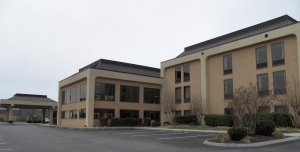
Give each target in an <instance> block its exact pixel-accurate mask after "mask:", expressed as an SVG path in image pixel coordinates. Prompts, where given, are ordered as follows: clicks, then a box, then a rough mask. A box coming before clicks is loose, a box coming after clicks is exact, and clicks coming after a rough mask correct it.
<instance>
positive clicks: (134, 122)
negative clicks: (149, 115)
mask: <svg viewBox="0 0 300 152" xmlns="http://www.w3.org/2000/svg"><path fill="white" fill-rule="evenodd" d="M110 125H111V126H141V125H142V119H141V118H113V119H111V123H110Z"/></svg>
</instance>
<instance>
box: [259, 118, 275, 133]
mask: <svg viewBox="0 0 300 152" xmlns="http://www.w3.org/2000/svg"><path fill="white" fill-rule="evenodd" d="M274 131H275V123H274V122H273V121H272V120H261V121H258V122H257V123H256V128H255V133H256V134H257V135H264V136H271V135H272V133H273V132H274Z"/></svg>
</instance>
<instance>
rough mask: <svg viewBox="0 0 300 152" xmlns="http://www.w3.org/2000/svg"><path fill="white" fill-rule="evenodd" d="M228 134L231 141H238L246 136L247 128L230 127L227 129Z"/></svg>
mask: <svg viewBox="0 0 300 152" xmlns="http://www.w3.org/2000/svg"><path fill="white" fill-rule="evenodd" d="M228 134H229V136H230V138H231V139H232V140H236V141H240V140H242V139H243V138H244V137H245V136H246V135H247V128H244V127H231V128H229V129H228Z"/></svg>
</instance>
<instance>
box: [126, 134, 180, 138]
mask: <svg viewBox="0 0 300 152" xmlns="http://www.w3.org/2000/svg"><path fill="white" fill-rule="evenodd" d="M180 134H186V133H168V134H150V135H132V136H131V137H143V136H168V135H180Z"/></svg>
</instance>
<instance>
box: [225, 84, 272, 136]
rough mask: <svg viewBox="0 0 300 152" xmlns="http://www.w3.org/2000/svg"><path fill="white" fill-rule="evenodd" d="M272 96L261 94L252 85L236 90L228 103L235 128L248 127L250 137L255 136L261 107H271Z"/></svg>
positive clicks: (267, 93) (268, 93) (267, 92)
mask: <svg viewBox="0 0 300 152" xmlns="http://www.w3.org/2000/svg"><path fill="white" fill-rule="evenodd" d="M271 100H272V96H271V95H270V92H269V91H264V92H261V91H259V90H258V89H257V87H256V86H255V85H252V84H251V83H250V84H249V86H246V87H245V86H241V87H239V88H237V89H235V90H234V92H233V97H232V99H229V100H226V102H228V106H227V108H228V109H231V116H232V118H233V123H234V125H235V126H245V127H248V133H249V134H250V135H254V134H255V127H256V122H257V118H258V113H259V110H260V107H270V106H271Z"/></svg>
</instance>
